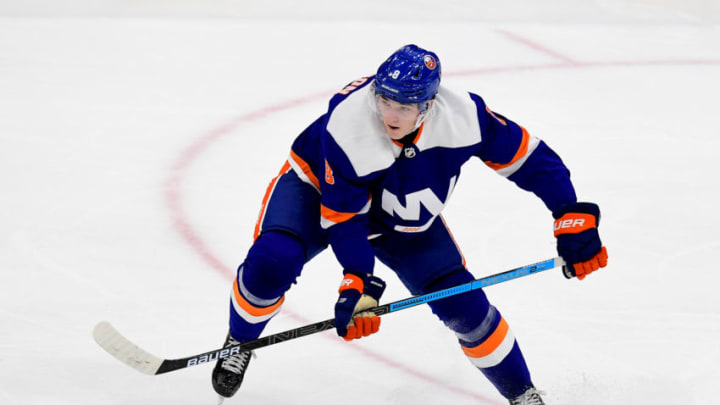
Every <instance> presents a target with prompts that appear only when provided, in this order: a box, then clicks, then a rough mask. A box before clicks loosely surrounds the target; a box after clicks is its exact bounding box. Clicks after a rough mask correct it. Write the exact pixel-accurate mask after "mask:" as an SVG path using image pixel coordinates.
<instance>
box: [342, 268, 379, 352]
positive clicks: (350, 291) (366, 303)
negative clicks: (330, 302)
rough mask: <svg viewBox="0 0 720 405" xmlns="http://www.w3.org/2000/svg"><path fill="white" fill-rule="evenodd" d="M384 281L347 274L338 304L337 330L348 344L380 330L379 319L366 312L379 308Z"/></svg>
mask: <svg viewBox="0 0 720 405" xmlns="http://www.w3.org/2000/svg"><path fill="white" fill-rule="evenodd" d="M383 291H385V282H384V281H382V280H381V279H380V278H378V277H375V276H373V275H372V274H366V273H359V272H353V271H350V270H346V271H345V278H343V281H342V283H341V284H340V289H339V290H338V292H339V293H340V296H339V297H338V300H337V303H336V304H335V330H336V331H337V334H338V336H340V337H342V338H344V339H345V340H347V341H350V340H353V339H360V338H361V337H364V336H370V335H371V334H373V333H375V332H377V331H378V330H380V317H379V316H377V315H375V314H374V313H372V312H370V311H367V310H368V309H371V308H375V307H376V306H378V301H380V297H381V296H382V293H383Z"/></svg>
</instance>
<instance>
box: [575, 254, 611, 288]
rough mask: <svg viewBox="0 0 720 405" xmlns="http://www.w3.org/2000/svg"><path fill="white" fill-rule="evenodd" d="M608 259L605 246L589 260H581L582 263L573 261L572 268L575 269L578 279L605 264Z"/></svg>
mask: <svg viewBox="0 0 720 405" xmlns="http://www.w3.org/2000/svg"><path fill="white" fill-rule="evenodd" d="M607 261H608V254H607V248H606V247H605V246H603V247H602V249H600V252H598V254H596V255H595V256H593V257H592V258H591V259H590V260H588V261H585V262H582V263H575V264H573V269H574V270H575V276H576V277H577V278H578V280H582V279H584V278H585V276H587V275H588V274H590V273H592V272H593V271H595V270H597V269H599V268H601V267H605V266H607Z"/></svg>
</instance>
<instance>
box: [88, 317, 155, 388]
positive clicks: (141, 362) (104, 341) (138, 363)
mask: <svg viewBox="0 0 720 405" xmlns="http://www.w3.org/2000/svg"><path fill="white" fill-rule="evenodd" d="M93 338H94V339H95V342H96V343H97V344H98V345H100V347H102V348H103V349H104V350H105V351H106V352H108V353H110V355H112V356H113V357H115V358H116V359H118V360H120V361H122V362H123V363H125V364H127V365H128V366H130V367H132V368H134V369H135V370H137V371H139V372H141V373H144V374H148V375H154V374H157V371H158V369H159V368H160V366H161V365H162V363H163V359H161V358H159V357H157V356H154V355H152V354H150V353H148V352H146V351H145V350H143V349H141V348H139V347H138V346H137V345H135V344H134V343H133V342H131V341H129V340H127V339H126V338H125V337H124V336H123V335H121V334H120V332H118V331H117V329H115V328H113V326H112V325H110V324H109V323H108V322H100V323H98V324H97V325H95V329H93Z"/></svg>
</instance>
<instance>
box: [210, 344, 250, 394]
mask: <svg viewBox="0 0 720 405" xmlns="http://www.w3.org/2000/svg"><path fill="white" fill-rule="evenodd" d="M239 343H240V342H238V341H237V340H235V339H233V337H232V336H230V332H228V335H227V338H225V344H224V345H223V347H228V346H232V345H237V344H239ZM251 357H252V352H242V353H237V354H233V355H231V356H229V357H226V358H224V359H219V360H218V362H217V364H215V368H214V369H213V372H212V385H213V388H214V389H215V392H217V393H218V394H219V395H220V396H221V397H224V398H230V397H232V396H233V395H235V393H236V392H237V391H238V389H240V385H241V384H242V381H243V377H244V376H245V371H246V370H247V368H248V365H249V364H250V358H251Z"/></svg>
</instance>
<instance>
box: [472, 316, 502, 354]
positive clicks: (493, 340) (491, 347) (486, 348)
mask: <svg viewBox="0 0 720 405" xmlns="http://www.w3.org/2000/svg"><path fill="white" fill-rule="evenodd" d="M509 329H510V327H509V326H508V324H507V322H505V318H500V323H499V324H498V327H497V328H496V329H495V332H493V333H492V335H490V337H488V338H487V340H485V341H484V342H482V343H481V344H479V345H477V346H475V347H472V348H469V347H465V346H462V345H461V346H460V347H462V350H463V352H465V354H466V355H467V356H468V357H485V356H487V355H489V354H492V352H494V351H495V349H497V348H498V347H499V346H500V344H501V343H502V342H503V340H505V336H506V335H507V333H508V330H509Z"/></svg>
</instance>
